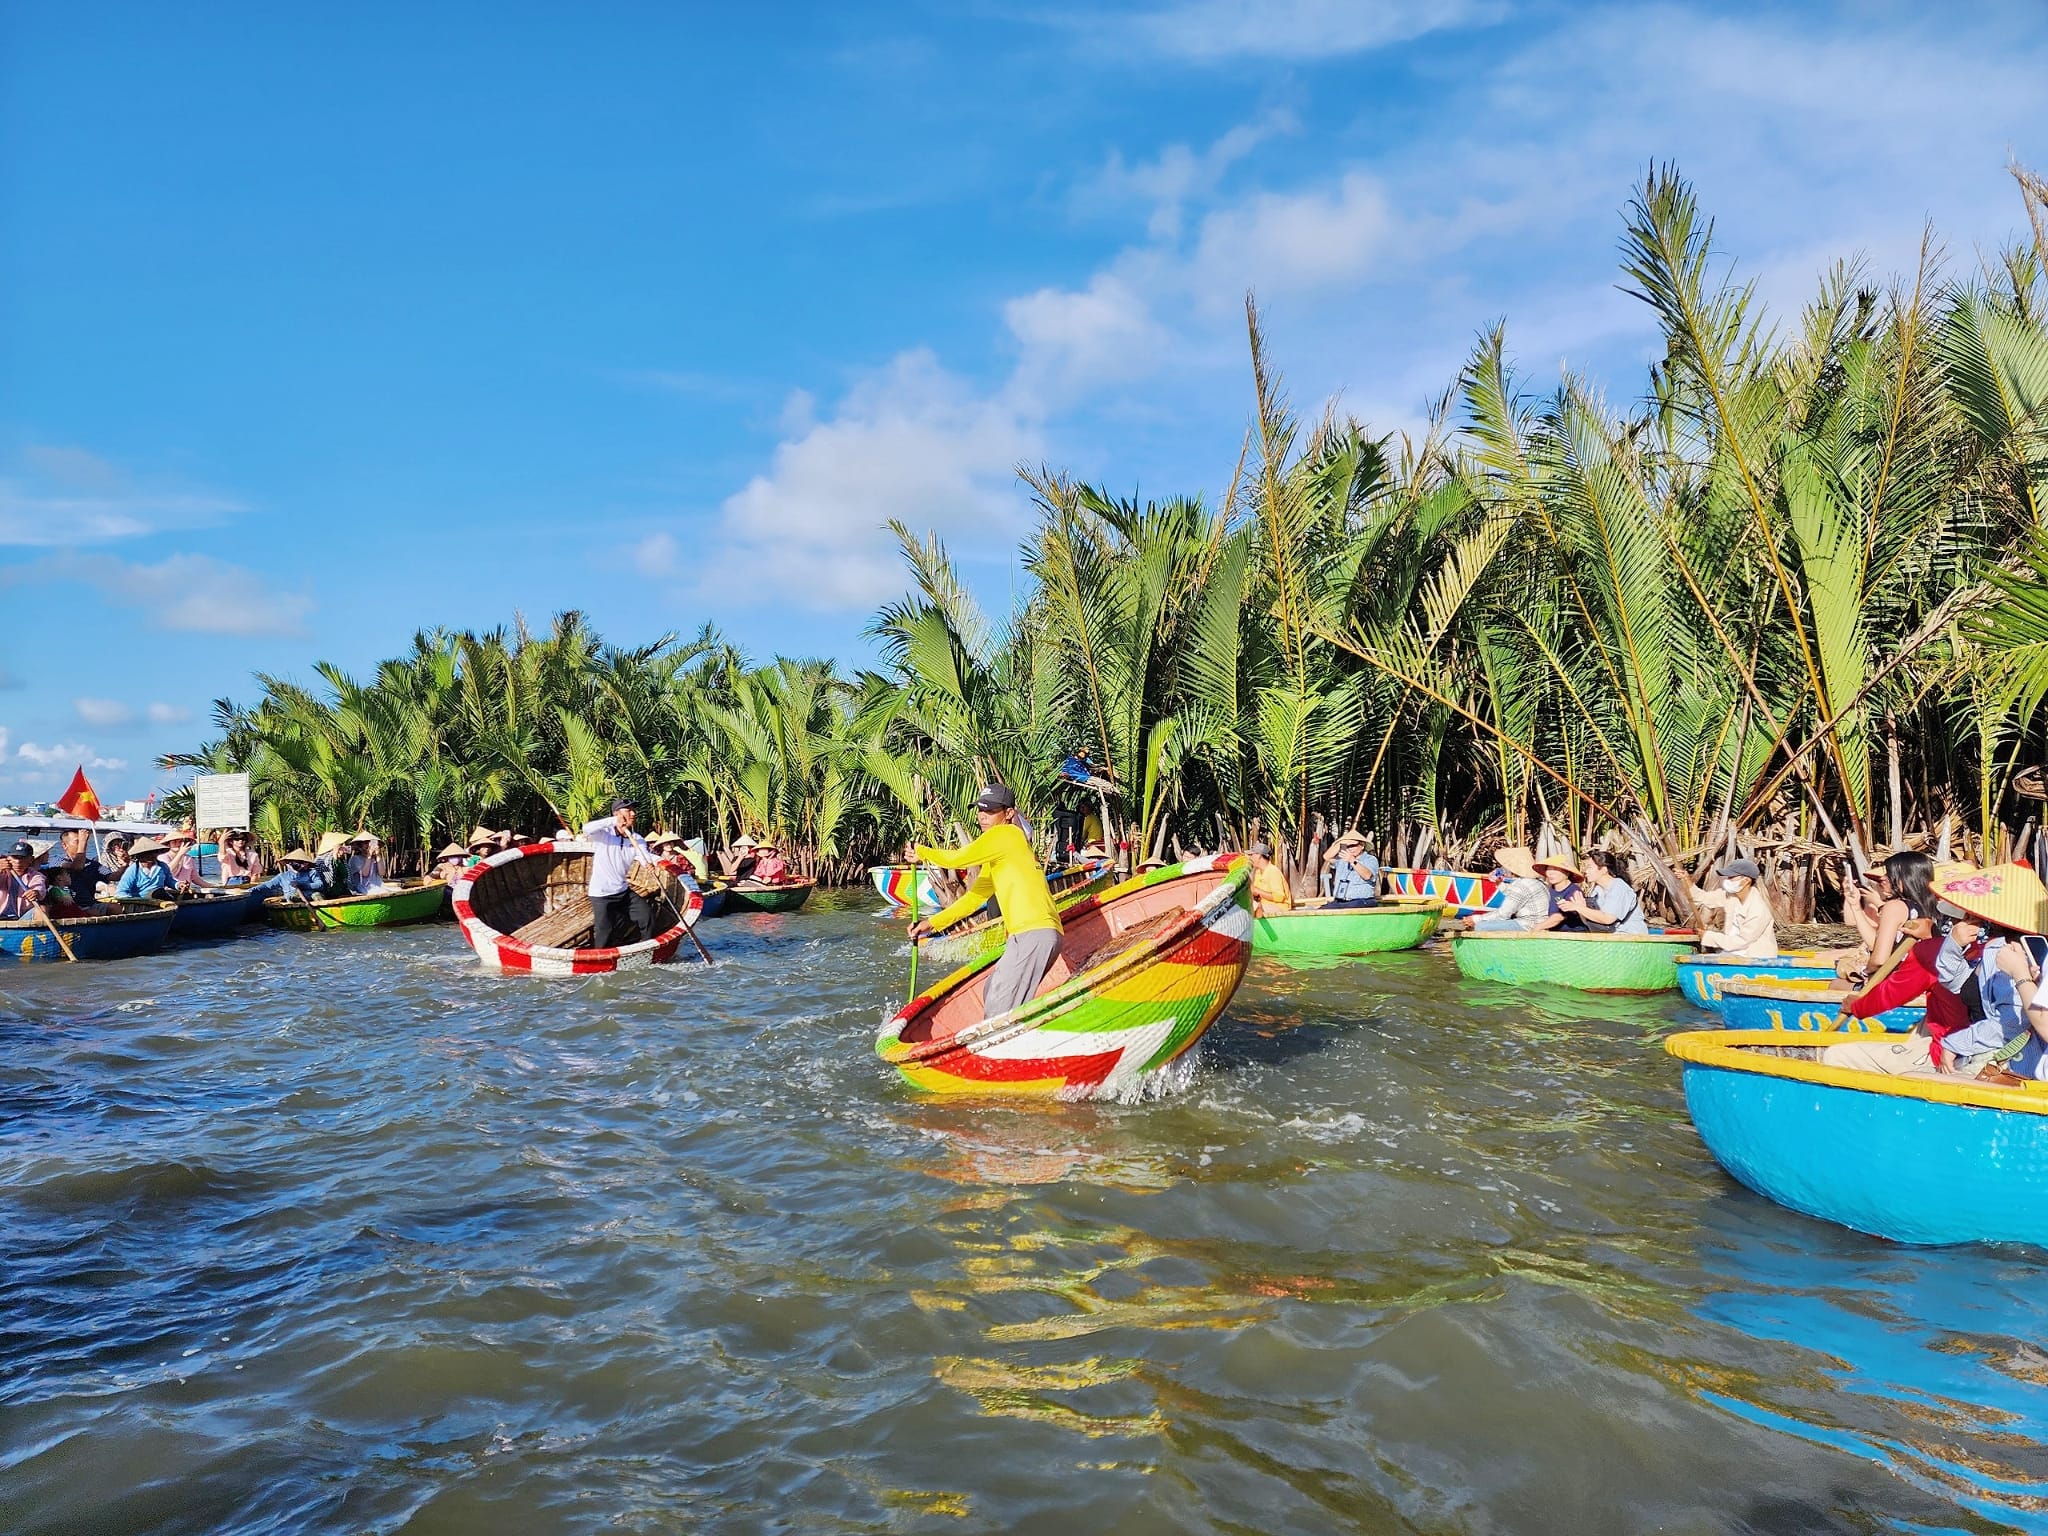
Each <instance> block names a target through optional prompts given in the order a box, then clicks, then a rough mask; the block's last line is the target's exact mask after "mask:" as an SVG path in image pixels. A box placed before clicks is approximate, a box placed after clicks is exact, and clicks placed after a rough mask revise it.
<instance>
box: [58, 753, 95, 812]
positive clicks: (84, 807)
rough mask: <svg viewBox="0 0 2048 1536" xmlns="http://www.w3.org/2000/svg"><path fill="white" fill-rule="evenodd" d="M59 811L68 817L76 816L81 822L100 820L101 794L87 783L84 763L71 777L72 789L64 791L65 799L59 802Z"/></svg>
mask: <svg viewBox="0 0 2048 1536" xmlns="http://www.w3.org/2000/svg"><path fill="white" fill-rule="evenodd" d="M57 809H58V810H60V811H62V812H63V813H64V814H65V815H66V816H76V817H77V818H78V819H79V820H80V821H98V820H99V819H100V797H99V793H98V792H97V791H96V790H94V788H93V787H92V785H91V784H89V783H87V782H86V777H85V765H84V764H83V763H80V764H79V765H78V772H76V773H74V774H72V775H71V787H70V788H69V789H67V790H65V791H64V798H63V799H61V800H59V801H58V802H57Z"/></svg>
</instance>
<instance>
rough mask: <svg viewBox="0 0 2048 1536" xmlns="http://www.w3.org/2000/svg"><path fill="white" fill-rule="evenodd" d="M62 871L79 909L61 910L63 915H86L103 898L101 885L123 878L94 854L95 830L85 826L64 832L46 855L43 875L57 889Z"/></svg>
mask: <svg viewBox="0 0 2048 1536" xmlns="http://www.w3.org/2000/svg"><path fill="white" fill-rule="evenodd" d="M60 872H61V883H62V885H63V888H64V889H65V890H66V891H68V892H69V893H70V903H69V904H70V906H71V907H73V908H74V909H75V910H72V911H67V912H61V913H58V914H57V915H58V916H61V917H83V916H86V915H87V914H89V913H90V912H91V911H92V910H93V907H94V905H95V904H96V903H97V902H98V901H99V899H100V886H101V885H102V884H107V883H117V882H118V881H119V879H120V876H119V875H117V874H115V873H114V872H113V871H112V870H109V869H108V868H107V867H106V866H105V865H103V864H101V863H100V861H99V860H98V859H97V858H96V857H95V856H94V855H93V851H92V833H91V832H90V831H89V830H88V829H86V828H84V827H73V828H71V829H70V830H68V831H66V832H62V833H60V834H59V835H58V838H57V846H56V847H55V848H52V849H51V850H50V852H49V856H48V857H47V858H45V859H44V861H43V878H44V879H45V880H46V881H47V882H48V883H49V885H50V886H51V888H52V889H53V890H54V889H55V888H56V887H57V886H58V884H59V883H60Z"/></svg>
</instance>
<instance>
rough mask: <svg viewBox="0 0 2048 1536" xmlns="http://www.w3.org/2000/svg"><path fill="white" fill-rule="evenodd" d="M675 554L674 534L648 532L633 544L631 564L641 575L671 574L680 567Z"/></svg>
mask: <svg viewBox="0 0 2048 1536" xmlns="http://www.w3.org/2000/svg"><path fill="white" fill-rule="evenodd" d="M676 554H677V545H676V540H675V535H674V534H670V533H650V534H649V535H648V536H647V537H646V538H644V539H642V540H641V541H640V542H639V543H638V544H636V545H634V546H633V564H634V566H635V567H636V568H637V569H638V570H639V572H640V574H641V575H643V576H673V575H675V573H676V572H677V570H678V569H680V566H679V565H678V563H677V560H676Z"/></svg>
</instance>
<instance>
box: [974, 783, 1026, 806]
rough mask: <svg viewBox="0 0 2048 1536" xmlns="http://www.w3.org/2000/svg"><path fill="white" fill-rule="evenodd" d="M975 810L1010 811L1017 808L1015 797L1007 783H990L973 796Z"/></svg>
mask: <svg viewBox="0 0 2048 1536" xmlns="http://www.w3.org/2000/svg"><path fill="white" fill-rule="evenodd" d="M974 808H975V809H976V810H977V811H1012V810H1015V809H1016V808H1017V797H1016V795H1014V794H1013V793H1011V791H1010V787H1009V786H1008V785H1007V784H991V785H989V787H988V788H987V789H984V790H983V791H982V792H981V793H980V794H979V795H977V796H975V798H974Z"/></svg>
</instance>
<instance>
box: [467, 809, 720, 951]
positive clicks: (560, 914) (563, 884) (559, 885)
mask: <svg viewBox="0 0 2048 1536" xmlns="http://www.w3.org/2000/svg"><path fill="white" fill-rule="evenodd" d="M596 852H597V849H596V847H595V845H593V844H591V843H586V842H582V841H564V842H545V843H525V844H522V845H520V846H519V847H516V848H507V849H506V850H505V851H504V852H502V853H494V854H492V855H491V856H490V857H489V858H488V859H485V860H484V861H483V862H482V863H480V864H472V865H471V866H470V867H469V868H468V869H467V870H465V871H463V875H462V878H461V879H460V880H458V881H457V882H456V884H455V921H456V922H457V923H459V924H460V925H461V927H462V936H463V937H464V938H465V939H467V940H468V941H469V947H470V948H471V949H473V950H475V951H476V956H477V959H479V960H481V961H482V962H483V963H484V964H485V965H487V966H490V967H492V968H493V969H495V970H500V971H508V972H516V973H521V974H531V975H535V976H601V975H604V974H605V973H607V972H610V971H637V970H641V969H643V968H645V967H647V966H650V965H667V964H668V963H669V962H670V961H672V960H674V959H675V958H676V957H677V955H678V954H679V952H680V951H681V948H682V944H683V940H684V939H685V938H686V937H687V930H688V929H689V928H690V927H691V926H692V925H693V924H695V923H696V922H697V921H698V920H699V919H700V918H701V917H702V916H703V914H704V898H703V896H702V894H701V893H699V892H696V891H688V892H687V894H686V895H685V896H684V898H683V903H682V911H681V912H676V911H675V910H674V909H673V908H668V909H667V910H666V912H665V913H664V903H663V902H662V901H661V900H660V899H659V898H656V899H655V903H654V905H655V909H656V911H657V912H658V913H664V915H666V916H673V917H675V918H676V922H675V924H674V925H673V926H672V927H670V928H667V929H665V930H664V931H663V932H661V933H658V934H655V935H654V936H653V937H652V938H642V939H640V940H638V941H637V942H635V943H632V944H614V945H608V946H606V947H605V948H603V949H599V948H596V947H595V946H593V945H592V944H591V943H590V938H591V913H590V861H591V859H592V857H593V856H594V855H595V854H596Z"/></svg>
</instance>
